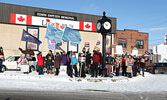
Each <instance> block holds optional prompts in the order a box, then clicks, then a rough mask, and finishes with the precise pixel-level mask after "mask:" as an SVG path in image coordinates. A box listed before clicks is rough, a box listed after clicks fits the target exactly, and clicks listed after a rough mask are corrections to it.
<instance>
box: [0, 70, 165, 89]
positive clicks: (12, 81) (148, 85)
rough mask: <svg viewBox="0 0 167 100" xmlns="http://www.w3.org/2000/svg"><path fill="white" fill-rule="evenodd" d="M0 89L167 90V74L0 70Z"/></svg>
mask: <svg viewBox="0 0 167 100" xmlns="http://www.w3.org/2000/svg"><path fill="white" fill-rule="evenodd" d="M0 80H1V81H0V89H15V90H41V91H87V90H94V91H112V92H167V75H166V74H164V75H160V74H157V75H152V74H149V73H145V77H142V76H141V75H140V76H137V77H133V78H127V77H123V76H118V77H116V76H114V77H113V78H103V77H98V78H91V77H90V76H87V77H86V78H85V79H84V78H70V77H68V76H67V75H66V73H65V71H64V72H61V73H60V75H59V76H54V75H47V74H45V75H41V76H39V75H38V73H37V72H32V73H30V74H23V73H21V72H19V71H6V72H4V73H0Z"/></svg>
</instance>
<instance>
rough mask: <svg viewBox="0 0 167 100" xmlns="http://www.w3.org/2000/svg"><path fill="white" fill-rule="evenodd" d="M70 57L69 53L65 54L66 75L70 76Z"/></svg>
mask: <svg viewBox="0 0 167 100" xmlns="http://www.w3.org/2000/svg"><path fill="white" fill-rule="evenodd" d="M69 55H70V51H68V52H67V54H66V56H67V75H68V76H70V64H71V59H70V57H69Z"/></svg>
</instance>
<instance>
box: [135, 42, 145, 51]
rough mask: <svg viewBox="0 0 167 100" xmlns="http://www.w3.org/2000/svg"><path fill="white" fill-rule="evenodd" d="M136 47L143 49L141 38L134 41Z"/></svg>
mask: <svg viewBox="0 0 167 100" xmlns="http://www.w3.org/2000/svg"><path fill="white" fill-rule="evenodd" d="M136 48H138V49H143V48H144V42H143V40H137V41H136Z"/></svg>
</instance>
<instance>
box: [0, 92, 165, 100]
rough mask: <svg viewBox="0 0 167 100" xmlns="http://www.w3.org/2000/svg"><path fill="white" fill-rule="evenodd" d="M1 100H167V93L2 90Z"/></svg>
mask: <svg viewBox="0 0 167 100" xmlns="http://www.w3.org/2000/svg"><path fill="white" fill-rule="evenodd" d="M0 100H167V92H161V93H117V92H108V91H97V90H96V91H94V90H82V91H21V90H0Z"/></svg>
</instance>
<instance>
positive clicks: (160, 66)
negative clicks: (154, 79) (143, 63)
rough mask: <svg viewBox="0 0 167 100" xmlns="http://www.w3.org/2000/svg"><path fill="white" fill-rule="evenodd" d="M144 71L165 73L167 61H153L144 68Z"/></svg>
mask: <svg viewBox="0 0 167 100" xmlns="http://www.w3.org/2000/svg"><path fill="white" fill-rule="evenodd" d="M146 71H148V72H150V73H153V74H158V73H161V74H163V73H165V72H167V63H155V64H154V65H152V66H148V67H147V68H146Z"/></svg>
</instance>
